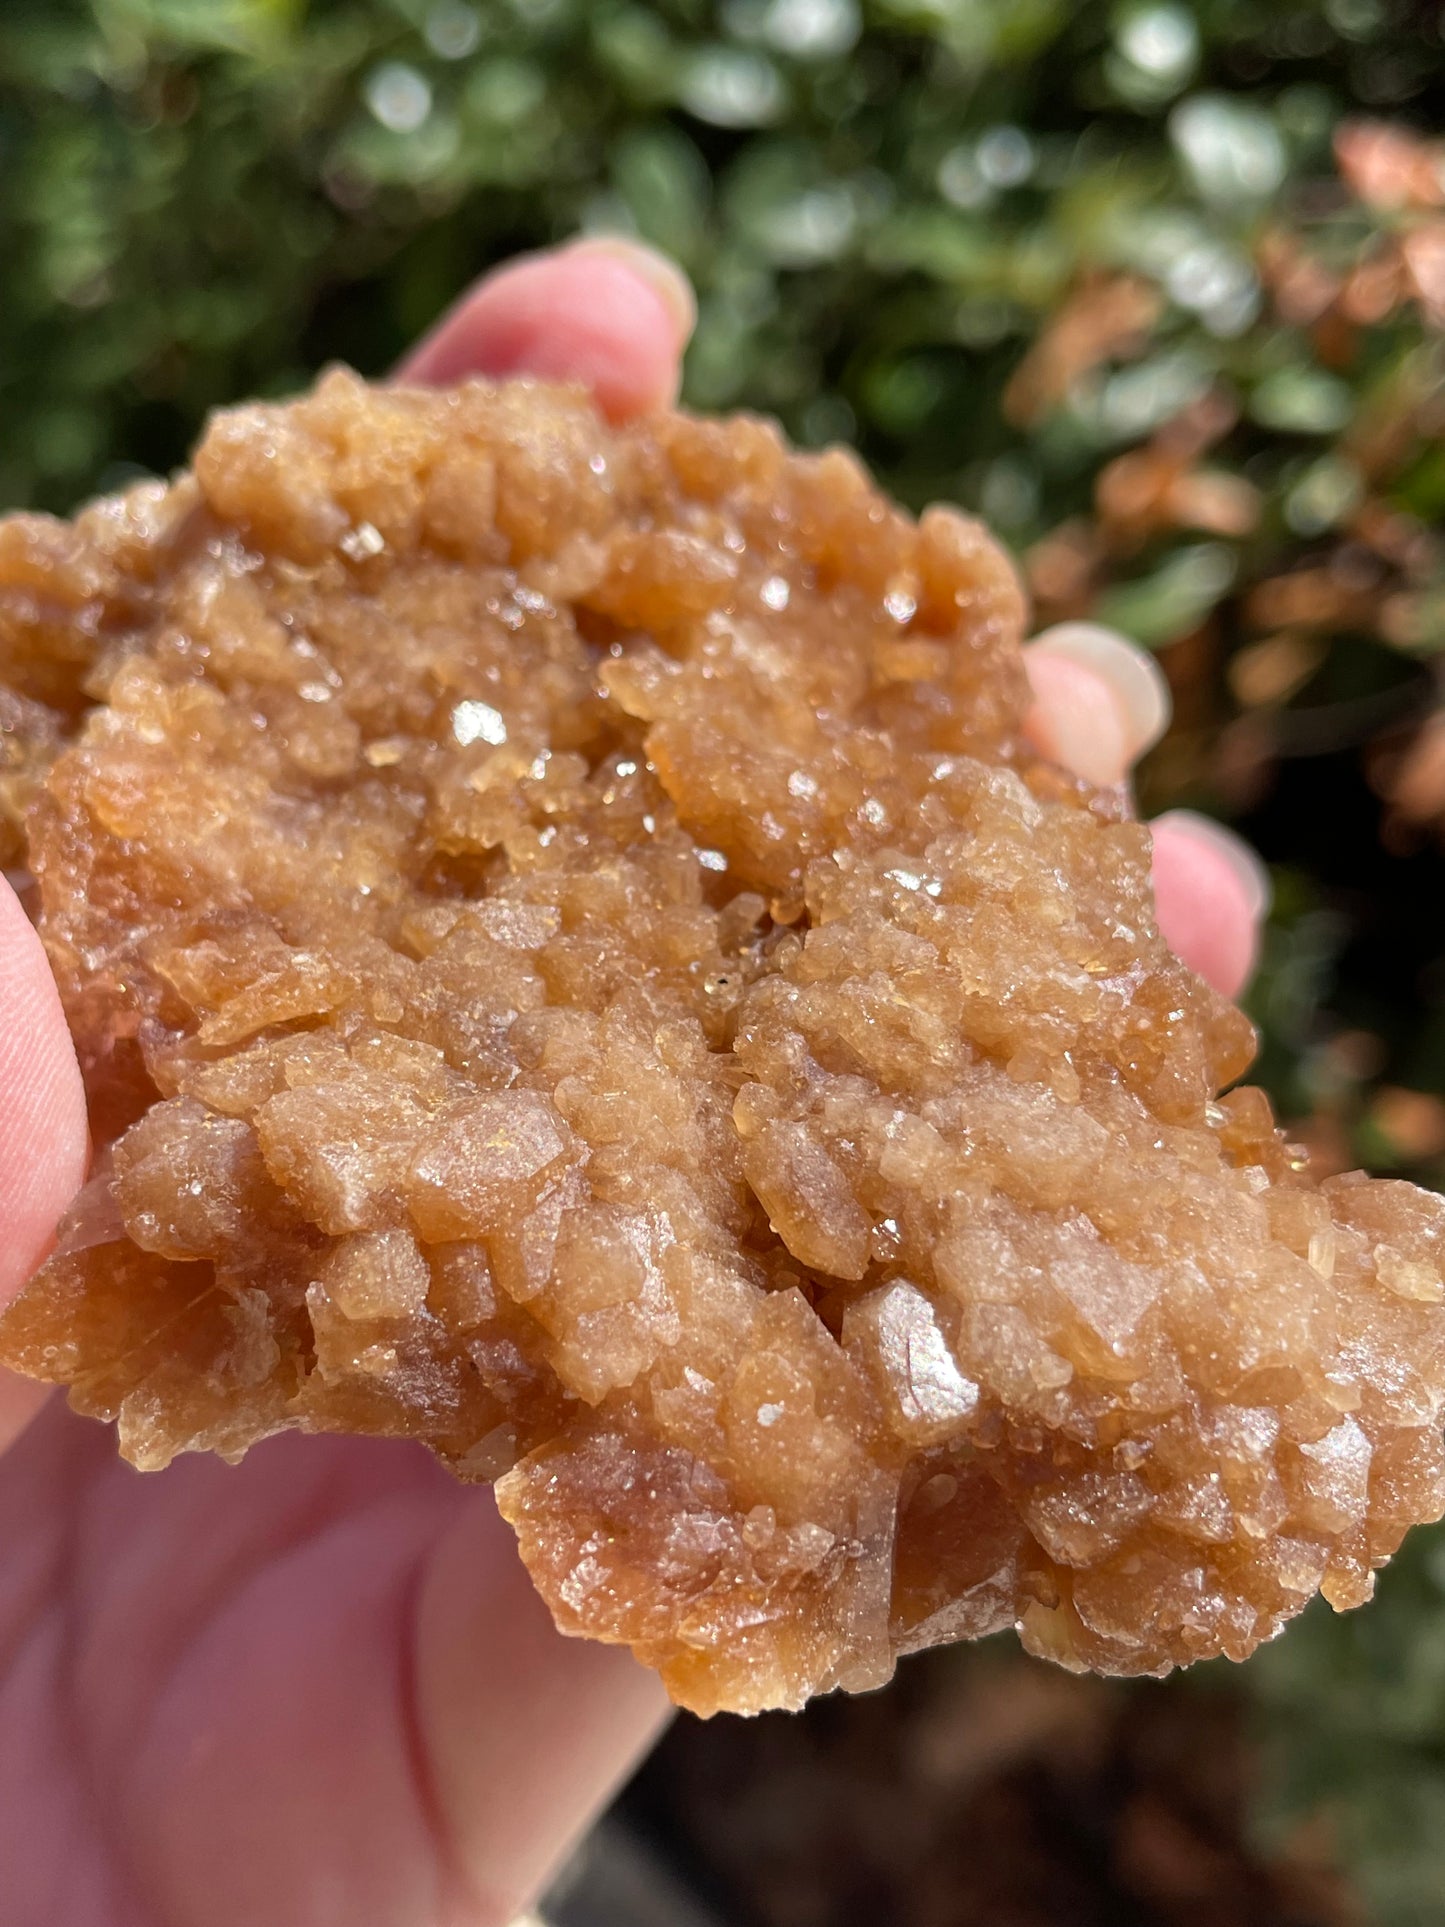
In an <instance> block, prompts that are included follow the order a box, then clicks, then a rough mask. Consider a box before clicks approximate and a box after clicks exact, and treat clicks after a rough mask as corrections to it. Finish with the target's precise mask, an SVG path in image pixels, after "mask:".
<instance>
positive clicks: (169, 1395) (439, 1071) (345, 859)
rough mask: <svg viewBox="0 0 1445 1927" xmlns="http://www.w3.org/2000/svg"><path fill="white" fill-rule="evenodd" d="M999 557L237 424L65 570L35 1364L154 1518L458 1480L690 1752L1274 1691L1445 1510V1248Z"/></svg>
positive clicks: (963, 529)
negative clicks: (55, 1193) (1292, 1648)
mask: <svg viewBox="0 0 1445 1927" xmlns="http://www.w3.org/2000/svg"><path fill="white" fill-rule="evenodd" d="M1022 620H1023V611H1022V606H1021V602H1020V597H1019V592H1018V589H1017V587H1016V584H1015V581H1014V578H1013V575H1012V574H1011V572H1010V570H1009V567H1008V565H1007V563H1006V562H1005V560H1004V558H1003V556H1002V555H1001V554H1000V552H999V550H998V549H997V548H996V547H995V546H994V544H993V543H992V542H991V541H990V540H989V538H988V537H987V536H986V535H985V534H984V533H983V532H982V531H981V530H980V529H979V528H978V527H977V526H976V525H974V524H973V523H971V522H968V521H966V520H964V519H962V518H961V517H960V516H958V515H956V514H953V513H952V512H950V511H947V510H942V509H935V510H931V511H930V512H929V513H928V514H926V515H925V516H924V517H923V518H922V520H921V521H920V522H917V523H915V522H914V521H912V520H911V519H910V518H908V517H907V516H905V515H904V514H903V513H901V512H900V511H899V510H898V509H896V508H894V507H892V506H890V504H889V503H888V502H886V501H885V500H884V499H883V498H882V497H881V496H880V495H879V494H878V493H877V492H876V491H875V490H874V489H873V487H872V486H871V485H870V484H869V482H868V480H867V479H866V477H865V476H864V475H863V473H862V472H861V471H860V469H859V468H858V466H857V464H856V463H855V462H854V461H853V460H852V459H850V458H849V457H848V456H846V455H843V454H840V453H832V454H827V455H822V456H816V457H804V456H800V455H796V454H794V453H791V452H790V451H789V450H788V449H787V448H786V447H785V445H784V444H783V443H782V442H781V440H780V439H779V437H778V436H777V435H776V434H775V433H774V431H773V430H772V429H771V428H769V427H767V426H765V425H763V424H762V423H760V422H757V421H752V420H746V419H739V420H732V421H703V420H695V419H692V418H689V417H687V416H685V415H677V414H665V415H659V416H656V417H653V418H651V419H648V420H646V421H643V422H641V423H639V424H636V425H634V426H632V427H629V428H623V429H613V428H608V427H607V426H605V425H604V424H603V423H602V422H601V421H599V419H598V418H597V416H596V415H595V414H594V412H593V411H592V409H591V407H590V406H589V405H588V403H587V402H586V400H585V399H584V398H583V397H581V396H580V395H578V394H574V393H571V392H569V391H566V390H557V389H548V388H542V387H533V386H527V385H515V386H508V387H501V388H491V387H487V386H485V385H482V384H476V385H472V386H468V387H464V388H462V389H459V390H457V391H455V392H452V393H444V394H431V393H411V392H407V391H403V390H371V389H368V388H366V387H365V386H363V385H362V384H361V383H360V382H358V381H357V380H355V379H354V378H353V377H351V376H350V375H347V374H344V373H341V374H333V375H331V376H329V377H328V378H327V379H326V380H325V381H324V382H323V383H322V384H321V386H320V387H319V388H318V389H317V391H316V392H315V393H314V394H313V395H311V396H309V397H308V398H306V399H304V400H301V401H299V402H296V403H293V404H291V405H289V406H283V407H254V408H246V409H242V410H239V411H238V412H236V413H233V414H228V415H222V416H220V417H218V418H217V420H216V421H215V422H214V424H213V425H212V427H211V429H210V431H209V433H208V434H207V436H206V438H205V441H204V442H203V444H202V446H201V448H200V450H199V452H198V454H197V457H196V463H195V471H194V474H193V475H192V476H189V477H186V478H184V479H182V480H180V481H179V482H178V483H176V484H175V486H173V487H170V488H165V487H161V486H159V485H156V486H146V487H142V488H139V489H137V490H134V491H133V492H132V493H130V494H129V495H127V496H124V497H121V498H119V499H117V500H113V501H107V502H102V503H99V504H98V505H96V506H94V507H92V508H90V509H88V510H87V511H86V512H85V513H84V514H83V515H82V516H80V518H79V519H78V520H77V521H76V522H75V523H73V524H64V523H57V522H49V521H43V520H40V519H37V518H33V517H21V518H16V519H14V520H12V521H10V522H9V523H8V524H5V525H4V526H3V527H0V685H3V688H0V836H4V837H8V839H9V843H8V847H7V849H6V851H5V855H6V858H7V860H9V861H11V862H16V861H19V862H23V863H24V864H25V865H26V866H27V867H28V869H29V870H30V872H31V873H32V874H33V876H34V878H35V880H36V900H37V906H38V907H37V916H38V921H39V927H40V930H41V933H42V935H43V937H44V940H45V943H46V946H47V949H48V951H49V954H50V957H51V959H52V962H53V964H54V968H55V972H56V975H57V977H58V979H59V983H60V987H61V991H62V994H63V996H64V1000H65V1005H66V1009H67V1011H68V1013H69V1018H70V1023H71V1026H72V1028H73V1031H74V1035H75V1040H76V1044H77V1046H78V1049H79V1052H80V1057H81V1062H82V1065H83V1068H84V1071H85V1076H86V1080H87V1085H88V1088H89V1092H90V1098H91V1104H92V1117H93V1124H94V1129H95V1133H96V1138H97V1143H98V1145H99V1146H100V1147H101V1162H100V1164H99V1167H98V1172H97V1176H96V1177H95V1179H94V1180H93V1182H92V1184H91V1186H90V1188H89V1189H88V1191H87V1192H86V1194H85V1195H84V1196H83V1198H82V1200H81V1203H80V1205H79V1206H78V1208H77V1211H76V1213H75V1214H74V1216H73V1218H72V1220H71V1221H70V1223H69V1224H68V1225H67V1226H66V1227H65V1229H64V1231H63V1235H62V1239H61V1242H60V1245H59V1248H58V1250H57V1252H56V1255H55V1256H54V1257H53V1258H52V1259H51V1261H50V1262H49V1264H48V1265H47V1266H46V1267H45V1269H44V1270H43V1271H42V1272H41V1273H40V1275H39V1276H38V1277H37V1278H36V1279H35V1281H34V1282H33V1283H32V1284H31V1285H30V1287H29V1288H28V1290H27V1291H26V1292H25V1293H24V1294H23V1296H22V1297H21V1298H20V1299H19V1301H18V1302H17V1303H16V1304H15V1305H14V1307H13V1308H12V1309H11V1310H10V1311H9V1312H8V1313H7V1314H6V1315H5V1317H4V1318H3V1320H0V1355H3V1357H4V1359H5V1360H6V1361H7V1362H8V1363H10V1364H11V1365H14V1366H17V1367H18V1368H19V1369H21V1370H22V1371H28V1372H31V1373H34V1374H36V1375H38V1376H41V1377H45V1378H50V1379H57V1380H60V1381H61V1382H63V1383H65V1384H67V1385H68V1386H69V1387H70V1396H71V1399H72V1402H73V1403H74V1404H75V1405H76V1406H77V1408H78V1409H79V1410H81V1411H83V1412H87V1413H92V1414H95V1415H98V1416H101V1417H104V1418H106V1419H112V1420H114V1421H115V1422H116V1423H117V1425H118V1428H119V1434H120V1444H121V1449H122V1450H123V1451H124V1452H125V1453H126V1454H127V1456H128V1457H129V1458H131V1459H132V1460H133V1461H134V1462H135V1463H136V1464H137V1465H140V1466H143V1467H155V1466H162V1465H164V1464H165V1463H166V1462H167V1460H169V1459H170V1458H171V1457H172V1455H173V1454H175V1453H177V1452H182V1451H192V1450H203V1449H204V1450H212V1451H216V1452H220V1453H222V1454H224V1455H226V1456H228V1457H236V1456H239V1455H240V1454H241V1453H242V1452H244V1451H245V1449H246V1448H247V1446H248V1445H250V1444H251V1443H253V1442H254V1441H255V1440H257V1439H259V1438H262V1437H264V1436H265V1435H267V1434H268V1433H272V1432H275V1431H278V1430H280V1429H282V1428H284V1427H288V1426H295V1427H301V1428H303V1429H313V1430H345V1431H355V1432H370V1433H384V1434H392V1435H399V1436H405V1437H409V1438H415V1439H421V1440H424V1441H425V1442H426V1443H427V1444H428V1445H429V1446H430V1447H431V1448H432V1449H433V1450H434V1451H435V1452H437V1453H438V1454H440V1456H441V1457H442V1458H443V1459H444V1460H445V1461H446V1462H447V1463H448V1464H450V1465H452V1466H453V1467H454V1468H455V1469H456V1470H457V1471H458V1473H460V1474H461V1475H462V1476H463V1477H466V1478H474V1479H492V1480H496V1481H497V1485H498V1494H499V1498H500V1503H501V1506H502V1510H503V1511H504V1513H505V1514H506V1516H507V1518H508V1519H509V1520H510V1521H511V1522H512V1524H513V1526H514V1527H515V1528H516V1531H517V1535H518V1538H519V1540H520V1542H521V1547H522V1552H523V1556H524V1557H525V1559H526V1561H527V1564H528V1566H529V1567H530V1569H531V1571H532V1574H533V1576H534V1578H535V1580H536V1583H537V1585H538V1586H539V1588H540V1589H541V1591H542V1593H543V1594H544V1596H545V1597H546V1599H547V1601H548V1603H549V1605H550V1606H551V1608H552V1611H553V1612H554V1614H555V1615H556V1617H557V1620H558V1622H559V1624H560V1625H561V1626H563V1628H564V1629H565V1630H567V1631H569V1632H575V1633H583V1634H588V1635H591V1636H593V1637H596V1638H601V1639H606V1640H615V1641H622V1642H625V1643H626V1644H628V1645H630V1646H632V1647H633V1648H634V1650H635V1651H636V1652H637V1653H638V1654H639V1655H640V1656H641V1657H642V1658H643V1659H644V1660H646V1661H647V1662H648V1663H649V1664H651V1665H653V1666H655V1667H657V1668H658V1669H659V1670H660V1671H661V1673H662V1675H663V1677H664V1679H665V1680H666V1682H667V1684H668V1686H669V1688H670V1689H671V1691H672V1692H673V1694H674V1695H675V1697H677V1698H678V1699H679V1700H681V1701H682V1702H683V1703H684V1704H686V1705H689V1706H692V1707H694V1708H696V1709H698V1710H699V1711H704V1712H706V1711H710V1710H712V1709H714V1708H718V1707H730V1708H736V1709H739V1710H753V1709H756V1708H760V1707H766V1706H797V1705H800V1704H801V1703H802V1702H803V1701H804V1700H805V1699H806V1698H807V1697H808V1695H809V1694H810V1693H814V1692H818V1691H820V1690H823V1689H826V1688H829V1687H835V1686H846V1687H866V1686H872V1685H876V1684H877V1683H878V1682H879V1681H881V1680H883V1679H885V1678H886V1677H887V1676H888V1673H889V1671H890V1670H891V1668H892V1666H893V1664H894V1661H895V1659H896V1657H897V1655H898V1654H899V1653H901V1652H906V1651H908V1650H909V1649H910V1648H914V1647H920V1646H925V1645H928V1644H930V1643H933V1642H936V1641H940V1640H947V1639H958V1638H971V1637H974V1636H976V1635H979V1634H982V1633H987V1632H990V1631H992V1630H994V1629H995V1628H997V1627H1000V1626H1006V1625H1015V1626H1017V1627H1018V1629H1019V1631H1020V1633H1021V1635H1022V1638H1023V1639H1024V1641H1025V1643H1026V1644H1027V1645H1028V1646H1029V1647H1030V1649H1031V1650H1033V1651H1035V1652H1038V1653H1042V1654H1046V1655H1048V1656H1049V1657H1051V1658H1054V1659H1057V1660H1059V1661H1061V1662H1062V1663H1064V1664H1065V1665H1068V1666H1074V1667H1089V1668H1095V1669H1097V1670H1099V1671H1103V1672H1121V1673H1129V1672H1140V1671H1145V1672H1151V1671H1162V1670H1164V1669H1165V1668H1167V1667H1169V1666H1171V1665H1174V1664H1178V1663H1181V1662H1184V1661H1188V1660H1192V1659H1196V1658H1199V1657H1201V1656H1203V1655H1206V1654H1211V1653H1219V1652H1224V1653H1228V1654H1230V1655H1231V1656H1233V1657H1236V1658H1241V1657H1243V1656H1244V1655H1245V1654H1246V1653H1248V1652H1249V1651H1250V1650H1251V1648H1253V1647H1254V1646H1255V1645H1257V1644H1258V1643H1259V1641H1260V1640H1262V1639H1265V1638H1268V1637H1269V1636H1270V1635H1271V1634H1272V1633H1273V1632H1275V1631H1276V1630H1277V1629H1278V1628H1279V1626H1280V1625H1281V1624H1282V1623H1283V1622H1284V1620H1286V1619H1287V1618H1288V1617H1289V1616H1290V1615H1291V1614H1292V1613H1295V1612H1297V1611H1298V1610H1299V1609H1300V1607H1301V1606H1303V1604H1304V1603H1305V1602H1306V1601H1307V1600H1308V1599H1309V1598H1310V1597H1311V1596H1312V1595H1313V1594H1314V1593H1315V1592H1317V1591H1323V1592H1324V1593H1325V1595H1326V1596H1327V1597H1328V1598H1329V1599H1330V1600H1331V1601H1332V1602H1333V1603H1334V1604H1335V1605H1337V1606H1349V1605H1354V1604H1357V1603H1358V1602H1359V1601H1361V1600H1363V1599H1364V1598H1365V1597H1367V1595H1368V1593H1369V1590H1370V1584H1371V1573H1372V1571H1373V1569H1374V1568H1375V1567H1377V1566H1378V1565H1380V1563H1381V1562H1382V1561H1383V1560H1384V1559H1386V1558H1387V1557H1388V1556H1389V1554H1390V1553H1391V1552H1392V1551H1393V1550H1394V1549H1395V1547H1396V1546H1397V1545H1398V1544H1399V1541H1400V1539H1401V1537H1402V1535H1403V1534H1404V1532H1405V1530H1406V1529H1407V1527H1408V1526H1409V1525H1410V1524H1411V1523H1412V1522H1413V1521H1416V1520H1421V1519H1429V1518H1434V1517H1435V1516H1436V1515H1438V1514H1439V1513H1440V1511H1441V1510H1442V1506H1445V1482H1442V1481H1445V1471H1442V1454H1441V1408H1442V1391H1445V1311H1442V1308H1441V1304H1442V1298H1445V1288H1442V1283H1441V1267H1442V1245H1445V1205H1442V1203H1441V1201H1440V1200H1438V1199H1437V1198H1435V1197H1433V1196H1429V1195H1427V1194H1425V1193H1423V1192H1421V1191H1418V1190H1415V1189H1413V1188H1411V1187H1410V1186H1408V1185H1404V1184H1397V1183H1375V1182H1370V1181H1366V1180H1364V1179H1361V1178H1342V1179H1332V1180H1330V1181H1328V1182H1326V1183H1323V1184H1317V1183H1315V1182H1314V1181H1313V1180H1312V1179H1311V1178H1310V1176H1309V1174H1308V1172H1306V1171H1305V1170H1303V1169H1301V1168H1300V1163H1299V1160H1298V1159H1297V1158H1295V1157H1293V1156H1292V1155H1291V1153H1290V1151H1289V1149H1288V1148H1287V1147H1286V1146H1285V1145H1284V1144H1283V1143H1282V1141H1281V1139H1280V1137H1279V1135H1278V1133H1277V1132H1276V1130H1275V1128H1274V1125H1273V1122H1272V1119H1271V1117H1270V1115H1269V1111H1268V1107H1267V1105H1266V1104H1265V1101H1264V1099H1263V1098H1262V1097H1261V1096H1260V1095H1259V1094H1258V1093H1257V1092H1254V1091H1251V1090H1248V1089H1242V1090H1233V1091H1231V1092H1230V1094H1229V1095H1228V1096H1227V1097H1224V1098H1220V1097H1219V1093H1220V1091H1222V1090H1225V1089H1226V1088H1227V1087H1229V1086H1230V1085H1231V1084H1232V1083H1233V1082H1234V1080H1235V1079H1237V1078H1238V1077H1239V1075H1240V1074H1241V1072H1243V1071H1244V1069H1245V1068H1246V1066H1247V1063H1248V1061H1249V1057H1250V1054H1251V1050H1252V1047H1253V1039H1252V1035H1251V1032H1250V1029H1249V1026H1248V1024H1247V1023H1246V1022H1245V1020H1244V1018H1243V1017H1241V1016H1240V1015H1239V1014H1238V1013H1237V1012H1236V1011H1234V1010H1233V1009H1231V1008H1230V1007H1229V1006H1227V1005H1226V1004H1224V1003H1223V1002H1221V1000H1220V999H1219V998H1218V997H1216V996H1215V995H1214V994H1213V993H1212V992H1211V991H1209V990H1208V989H1207V988H1206V987H1205V986H1204V985H1203V984H1201V983H1200V982H1198V981H1197V980H1196V979H1195V978H1194V977H1192V976H1191V975H1190V974H1189V972H1188V971H1187V970H1185V969H1184V968H1183V966H1182V965H1181V964H1179V963H1178V962H1177V961H1176V960H1175V959H1174V957H1173V956H1172V955H1171V954H1170V952H1169V951H1168V949H1167V948H1166V946H1165V945H1164V943H1163V942H1162V941H1161V939H1160V937H1159V934H1158V931H1157V929H1156V927H1155V923H1154V914H1153V908H1152V904H1151V898H1150V890H1149V875H1148V838H1147V834H1146V832H1145V831H1144V830H1143V829H1141V828H1140V827H1139V826H1138V825H1137V824H1136V823H1134V822H1132V821H1130V820H1128V818H1127V815H1126V813H1125V811H1124V810H1123V808H1122V806H1121V804H1120V802H1119V799H1118V798H1117V797H1115V796H1111V795H1102V794H1099V793H1096V792H1093V791H1091V790H1089V789H1088V788H1087V787H1085V786H1084V785H1082V784H1079V783H1076V782H1074V781H1072V780H1071V779H1069V778H1067V777H1065V776H1064V775H1062V774H1061V773H1060V772H1058V771H1057V770H1054V769H1050V768H1048V767H1046V766H1045V765H1043V764H1041V763H1040V762H1039V761H1037V760H1036V759H1035V758H1033V757H1032V756H1031V755H1030V754H1029V752H1028V751H1027V749H1026V748H1025V747H1024V746H1023V744H1022V743H1021V741H1020V737H1019V733H1018V732H1019V721H1020V717H1021V715H1022V711H1023V705H1024V698H1025V685H1024V677H1023V672H1022V668H1021V662H1020V655H1019V635H1020V630H1021V625H1022Z"/></svg>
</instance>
